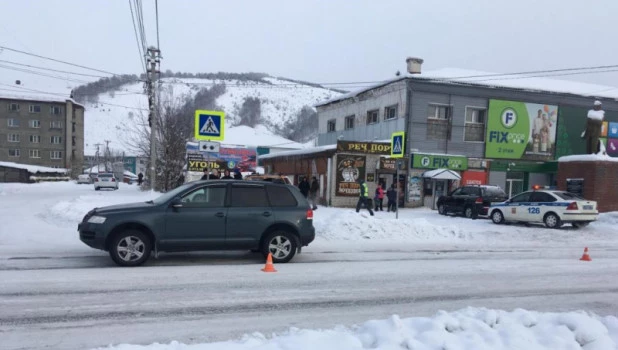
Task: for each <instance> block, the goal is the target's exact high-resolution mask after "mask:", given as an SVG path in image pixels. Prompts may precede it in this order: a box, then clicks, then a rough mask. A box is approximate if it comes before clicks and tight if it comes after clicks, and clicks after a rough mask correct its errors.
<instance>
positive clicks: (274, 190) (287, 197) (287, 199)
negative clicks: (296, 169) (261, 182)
mask: <svg viewBox="0 0 618 350" xmlns="http://www.w3.org/2000/svg"><path fill="white" fill-rule="evenodd" d="M266 192H268V199H269V200H270V205H271V206H273V207H297V206H298V201H296V198H294V195H293V194H292V193H291V192H290V190H289V189H287V188H286V187H279V186H266Z"/></svg>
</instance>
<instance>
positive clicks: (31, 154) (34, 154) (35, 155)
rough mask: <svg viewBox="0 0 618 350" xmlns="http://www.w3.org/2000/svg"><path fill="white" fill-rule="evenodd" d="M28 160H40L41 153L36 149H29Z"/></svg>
mask: <svg viewBox="0 0 618 350" xmlns="http://www.w3.org/2000/svg"><path fill="white" fill-rule="evenodd" d="M28 156H29V157H30V158H41V152H40V151H39V150H38V149H31V150H29V151H28Z"/></svg>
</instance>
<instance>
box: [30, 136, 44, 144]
mask: <svg viewBox="0 0 618 350" xmlns="http://www.w3.org/2000/svg"><path fill="white" fill-rule="evenodd" d="M30 143H41V135H30Z"/></svg>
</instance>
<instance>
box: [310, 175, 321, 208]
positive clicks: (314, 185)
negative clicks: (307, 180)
mask: <svg viewBox="0 0 618 350" xmlns="http://www.w3.org/2000/svg"><path fill="white" fill-rule="evenodd" d="M319 191H320V183H319V182H318V179H316V177H315V176H314V177H313V181H312V182H311V187H309V203H310V204H311V207H312V208H313V210H316V209H318V205H317V201H318V192H319Z"/></svg>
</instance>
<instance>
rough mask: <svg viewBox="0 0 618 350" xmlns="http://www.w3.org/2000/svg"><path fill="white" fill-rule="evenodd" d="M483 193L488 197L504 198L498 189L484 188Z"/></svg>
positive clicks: (504, 195)
mask: <svg viewBox="0 0 618 350" xmlns="http://www.w3.org/2000/svg"><path fill="white" fill-rule="evenodd" d="M483 191H484V192H485V196H488V197H506V193H505V192H504V191H503V190H502V189H501V188H498V187H485V188H484V189H483Z"/></svg>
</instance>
